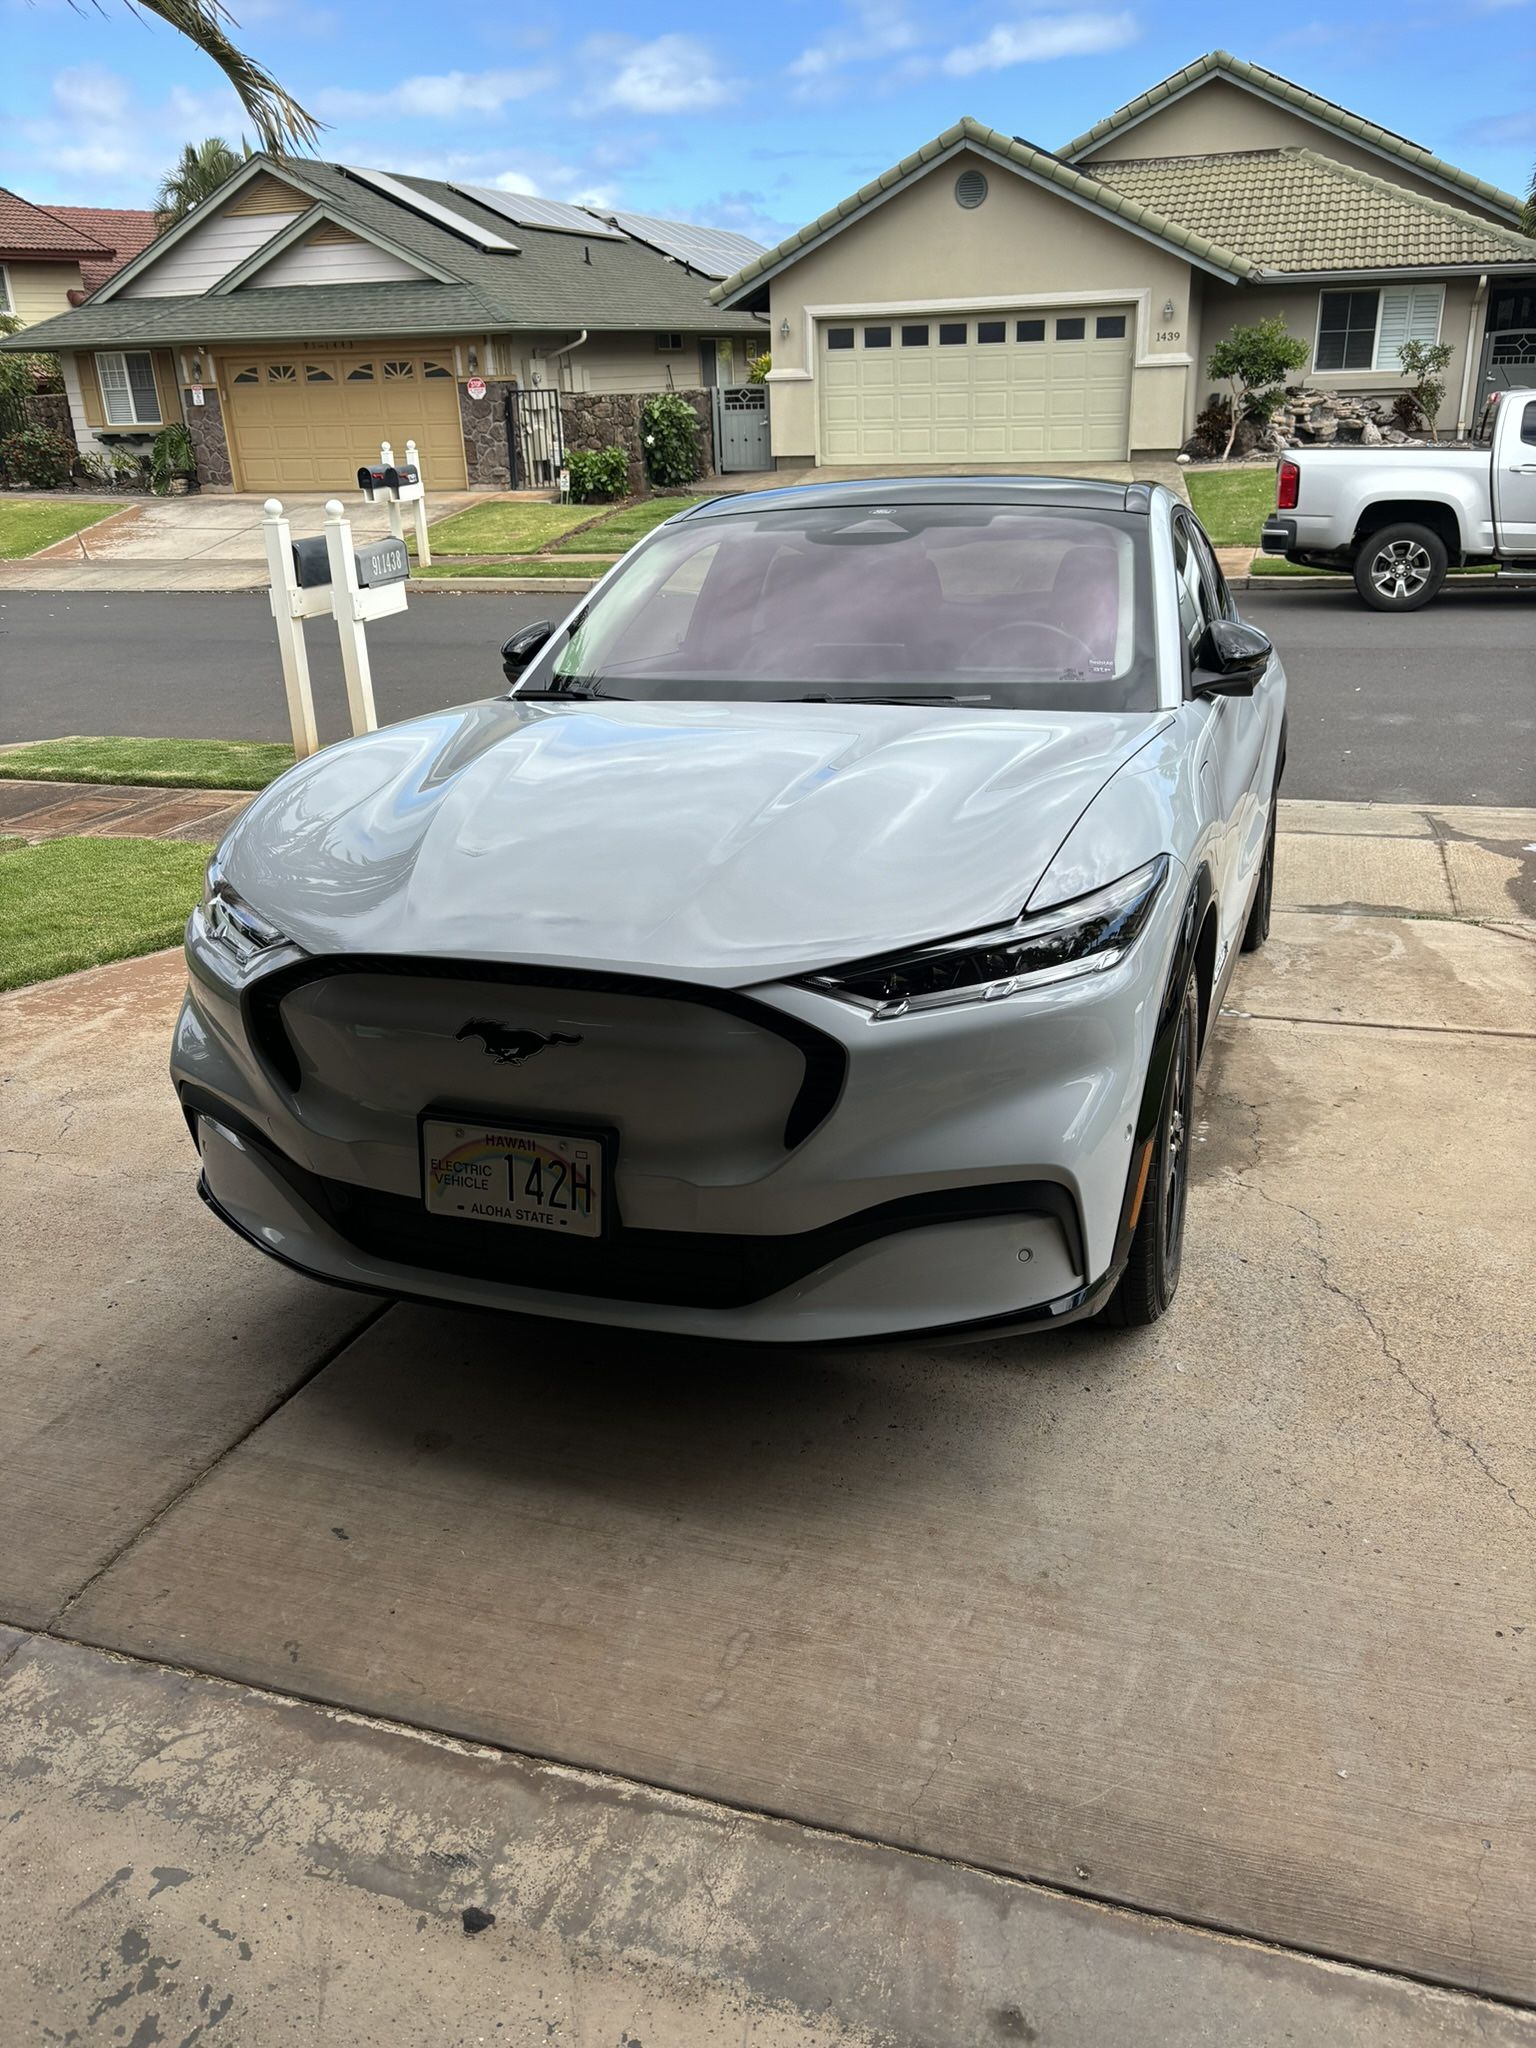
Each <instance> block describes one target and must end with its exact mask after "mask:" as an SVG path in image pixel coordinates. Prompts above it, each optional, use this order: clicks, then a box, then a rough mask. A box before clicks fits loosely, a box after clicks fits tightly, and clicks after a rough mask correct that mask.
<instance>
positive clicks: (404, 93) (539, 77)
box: [315, 69, 556, 121]
mask: <svg viewBox="0 0 1536 2048" xmlns="http://www.w3.org/2000/svg"><path fill="white" fill-rule="evenodd" d="M555 78H556V74H555V72H554V71H552V70H549V69H541V70H535V71H444V72H441V73H439V74H437V75H436V76H433V75H431V74H423V75H421V76H419V77H416V78H402V79H401V81H400V83H399V84H398V85H391V86H385V87H383V88H382V89H381V90H380V91H378V92H359V91H357V90H355V89H354V88H352V87H350V86H329V87H327V88H326V90H325V91H324V92H321V93H317V94H316V95H315V105H316V111H317V112H318V113H320V114H322V115H324V116H326V117H327V118H329V119H332V120H338V121H344V120H347V119H348V118H349V117H351V116H363V117H368V116H377V115H386V114H400V115H404V116H405V117H406V118H407V119H410V120H421V121H451V120H453V119H454V118H455V117H456V116H458V115H460V114H499V113H500V112H501V110H502V108H503V107H505V106H507V105H508V104H509V103H510V102H512V101H514V100H526V99H533V98H534V97H535V96H536V95H537V94H539V93H541V92H548V91H549V90H550V89H551V87H552V86H553V85H554V83H555Z"/></svg>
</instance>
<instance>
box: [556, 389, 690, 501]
mask: <svg viewBox="0 0 1536 2048" xmlns="http://www.w3.org/2000/svg"><path fill="white" fill-rule="evenodd" d="M649 395H650V394H649V393H647V392H644V391H562V392H561V394H560V417H561V422H562V424H563V426H564V429H565V445H566V447H567V448H585V449H598V448H611V447H613V446H614V445H615V443H617V445H618V446H619V447H621V448H622V449H623V450H624V452H625V454H626V455H627V456H628V457H629V486H628V488H629V495H630V496H631V497H632V498H635V497H642V496H643V495H644V494H645V492H646V490H647V489H648V488H649V486H648V485H647V482H646V475H645V444H644V434H643V429H642V426H641V411H642V408H643V407H644V405H645V401H646V398H647V397H648V396H649ZM677 396H678V397H679V398H682V399H685V400H686V401H687V403H688V404H689V405H691V406H692V408H693V410H694V414H695V416H696V417H697V419H698V422H699V465H700V467H699V474H700V476H712V475H713V474H714V469H715V435H714V426H713V415H712V412H711V408H710V398H709V393H708V392H707V391H679V392H678V393H677Z"/></svg>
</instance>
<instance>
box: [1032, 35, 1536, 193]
mask: <svg viewBox="0 0 1536 2048" xmlns="http://www.w3.org/2000/svg"><path fill="white" fill-rule="evenodd" d="M1218 74H1219V75H1220V76H1222V77H1225V78H1230V79H1233V80H1235V81H1236V82H1237V83H1238V84H1239V85H1246V86H1250V87H1253V88H1254V89H1256V90H1257V91H1259V92H1263V93H1267V94H1268V95H1269V96H1270V98H1271V99H1277V100H1281V101H1283V102H1284V103H1285V105H1287V106H1289V107H1294V108H1295V109H1296V110H1297V112H1298V113H1302V114H1308V115H1310V116H1311V118H1312V119H1313V120H1314V121H1318V122H1321V123H1322V125H1323V126H1324V127H1327V128H1332V129H1333V130H1334V132H1335V133H1336V134H1338V135H1347V136H1349V137H1350V138H1351V139H1352V140H1353V141H1355V142H1363V143H1365V144H1367V145H1368V146H1369V147H1370V148H1373V149H1379V150H1382V151H1384V152H1385V153H1386V154H1387V155H1388V156H1394V157H1396V158H1397V159H1398V160H1399V162H1401V163H1402V164H1404V165H1406V166H1407V167H1408V168H1409V169H1411V170H1416V171H1421V172H1423V173H1424V175H1425V176H1427V177H1431V178H1438V179H1440V180H1442V181H1443V182H1444V183H1446V184H1450V185H1456V186H1459V187H1460V188H1461V190H1462V191H1463V192H1466V193H1468V194H1470V195H1471V196H1472V197H1474V198H1477V199H1480V200H1481V201H1482V202H1483V204H1484V205H1485V206H1491V207H1496V208H1497V209H1498V210H1499V211H1500V212H1501V213H1507V214H1509V215H1510V216H1511V217H1512V218H1513V219H1516V220H1518V219H1519V217H1520V201H1519V200H1518V199H1517V198H1516V197H1515V196H1514V194H1513V193H1512V192H1504V191H1501V190H1500V188H1499V187H1498V186H1497V185H1490V184H1489V183H1488V181H1487V180H1486V179H1485V178H1477V177H1474V176H1473V174H1472V173H1471V171H1464V170H1462V169H1461V167H1460V165H1458V164H1450V163H1447V162H1446V161H1445V159H1444V158H1443V157H1438V156H1435V155H1434V154H1433V153H1432V152H1431V151H1430V150H1427V149H1425V147H1424V146H1423V144H1422V143H1418V142H1410V141H1409V140H1408V138H1407V136H1406V135H1397V134H1394V133H1393V131H1392V130H1391V129H1390V128H1382V127H1379V126H1378V125H1377V123H1376V122H1374V121H1367V120H1366V119H1365V118H1364V116H1363V115H1361V114H1352V113H1351V112H1350V110H1349V108H1348V107H1341V106H1340V105H1339V104H1338V102H1337V101H1336V100H1325V99H1324V98H1323V97H1322V95H1321V94H1319V93H1315V92H1308V90H1307V88H1306V87H1305V86H1304V85H1297V84H1296V83H1295V82H1294V80H1292V79H1289V78H1283V77H1282V76H1281V74H1280V73H1279V72H1278V71H1266V70H1265V68H1264V66H1263V65H1262V64H1249V63H1248V62H1246V60H1245V59H1243V58H1242V57H1234V56H1232V55H1231V53H1230V52H1229V51H1227V50H1210V51H1207V53H1206V55H1205V56H1203V57H1197V58H1196V59H1195V61H1194V63H1193V64H1186V65H1185V66H1184V68H1183V70H1182V71H1175V72H1173V73H1172V74H1171V75H1170V76H1169V77H1167V78H1164V79H1161V80H1160V81H1159V82H1158V83H1157V84H1156V85H1154V86H1151V87H1149V89H1148V90H1147V91H1146V92H1143V93H1138V94H1137V95H1136V97H1135V99H1133V100H1127V101H1126V103H1125V105H1124V106H1123V107H1117V108H1116V109H1115V111H1114V113H1112V114H1107V115H1106V116H1105V117H1104V119H1103V120H1102V121H1096V122H1095V123H1094V124H1093V126H1092V127H1091V128H1089V129H1086V130H1085V131H1084V133H1083V134H1081V135H1078V136H1075V137H1074V138H1073V140H1072V141H1071V142H1068V143H1066V144H1064V145H1063V147H1062V150H1061V154H1062V155H1063V156H1064V157H1067V158H1074V157H1079V156H1081V155H1082V154H1083V152H1084V151H1085V150H1090V149H1095V148H1097V147H1098V145H1099V144H1100V143H1102V142H1105V141H1107V139H1108V138H1109V137H1110V136H1111V135H1114V134H1116V133H1118V132H1119V130H1120V129H1122V128H1124V127H1126V126H1127V125H1128V124H1129V123H1131V122H1133V121H1138V120H1140V119H1141V117H1142V116H1143V115H1144V114H1150V113H1152V112H1153V111H1154V109H1156V108H1157V107H1159V106H1161V105H1162V104H1163V103H1164V102H1165V101H1167V100H1171V99H1177V98H1178V96H1179V95H1180V94H1181V93H1182V92H1184V91H1185V90H1186V89H1187V88H1188V87H1190V86H1192V85H1198V84H1199V83H1200V82H1201V81H1202V80H1203V79H1206V78H1211V77H1214V76H1216V75H1218Z"/></svg>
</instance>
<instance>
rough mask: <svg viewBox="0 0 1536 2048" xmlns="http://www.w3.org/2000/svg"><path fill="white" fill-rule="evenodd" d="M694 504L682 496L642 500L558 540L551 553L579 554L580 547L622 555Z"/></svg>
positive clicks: (590, 508) (694, 502) (695, 501)
mask: <svg viewBox="0 0 1536 2048" xmlns="http://www.w3.org/2000/svg"><path fill="white" fill-rule="evenodd" d="M697 502H698V501H697V499H694V498H684V497H675V498H642V499H641V500H640V501H639V503H638V504H635V505H626V506H625V507H624V508H623V510H622V511H619V512H613V513H610V514H609V516H608V517H607V518H606V519H605V520H603V522H602V524H601V525H599V526H589V527H588V528H587V529H586V531H585V532H584V533H575V534H572V536H571V538H570V539H569V540H563V541H561V542H560V543H559V544H558V545H557V546H556V548H555V550H554V552H555V553H556V554H557V555H560V554H580V553H581V551H582V549H583V548H600V549H602V550H603V552H604V553H605V554H614V555H622V554H623V553H624V551H625V549H626V548H632V547H633V546H634V544H635V542H636V541H637V540H643V539H644V538H645V536H646V535H647V534H648V533H649V532H650V531H651V529H652V528H653V527H656V526H660V524H661V522H662V521H663V520H664V519H670V518H671V517H672V515H673V514H674V513H675V512H681V511H683V510H685V508H686V507H687V506H689V505H692V504H696V503H697ZM587 510H588V511H589V512H590V511H591V510H592V507H591V506H590V505H589V506H588V507H587Z"/></svg>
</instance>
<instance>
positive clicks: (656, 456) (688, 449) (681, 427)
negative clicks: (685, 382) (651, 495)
mask: <svg viewBox="0 0 1536 2048" xmlns="http://www.w3.org/2000/svg"><path fill="white" fill-rule="evenodd" d="M640 439H641V441H642V443H643V444H644V448H645V466H646V469H647V470H648V471H649V472H650V478H651V482H652V483H653V484H654V485H656V486H657V487H658V488H659V489H661V490H668V489H670V488H672V487H674V486H675V485H677V484H691V483H692V482H693V480H694V478H695V477H696V476H697V475H698V473H699V416H698V414H697V413H696V412H695V411H694V409H693V407H692V406H691V405H690V404H689V403H688V401H687V399H686V398H679V397H678V395H677V393H676V392H675V391H658V392H657V394H656V396H655V397H654V398H648V399H647V400H646V401H645V404H644V406H643V407H642V408H641V412H640Z"/></svg>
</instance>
